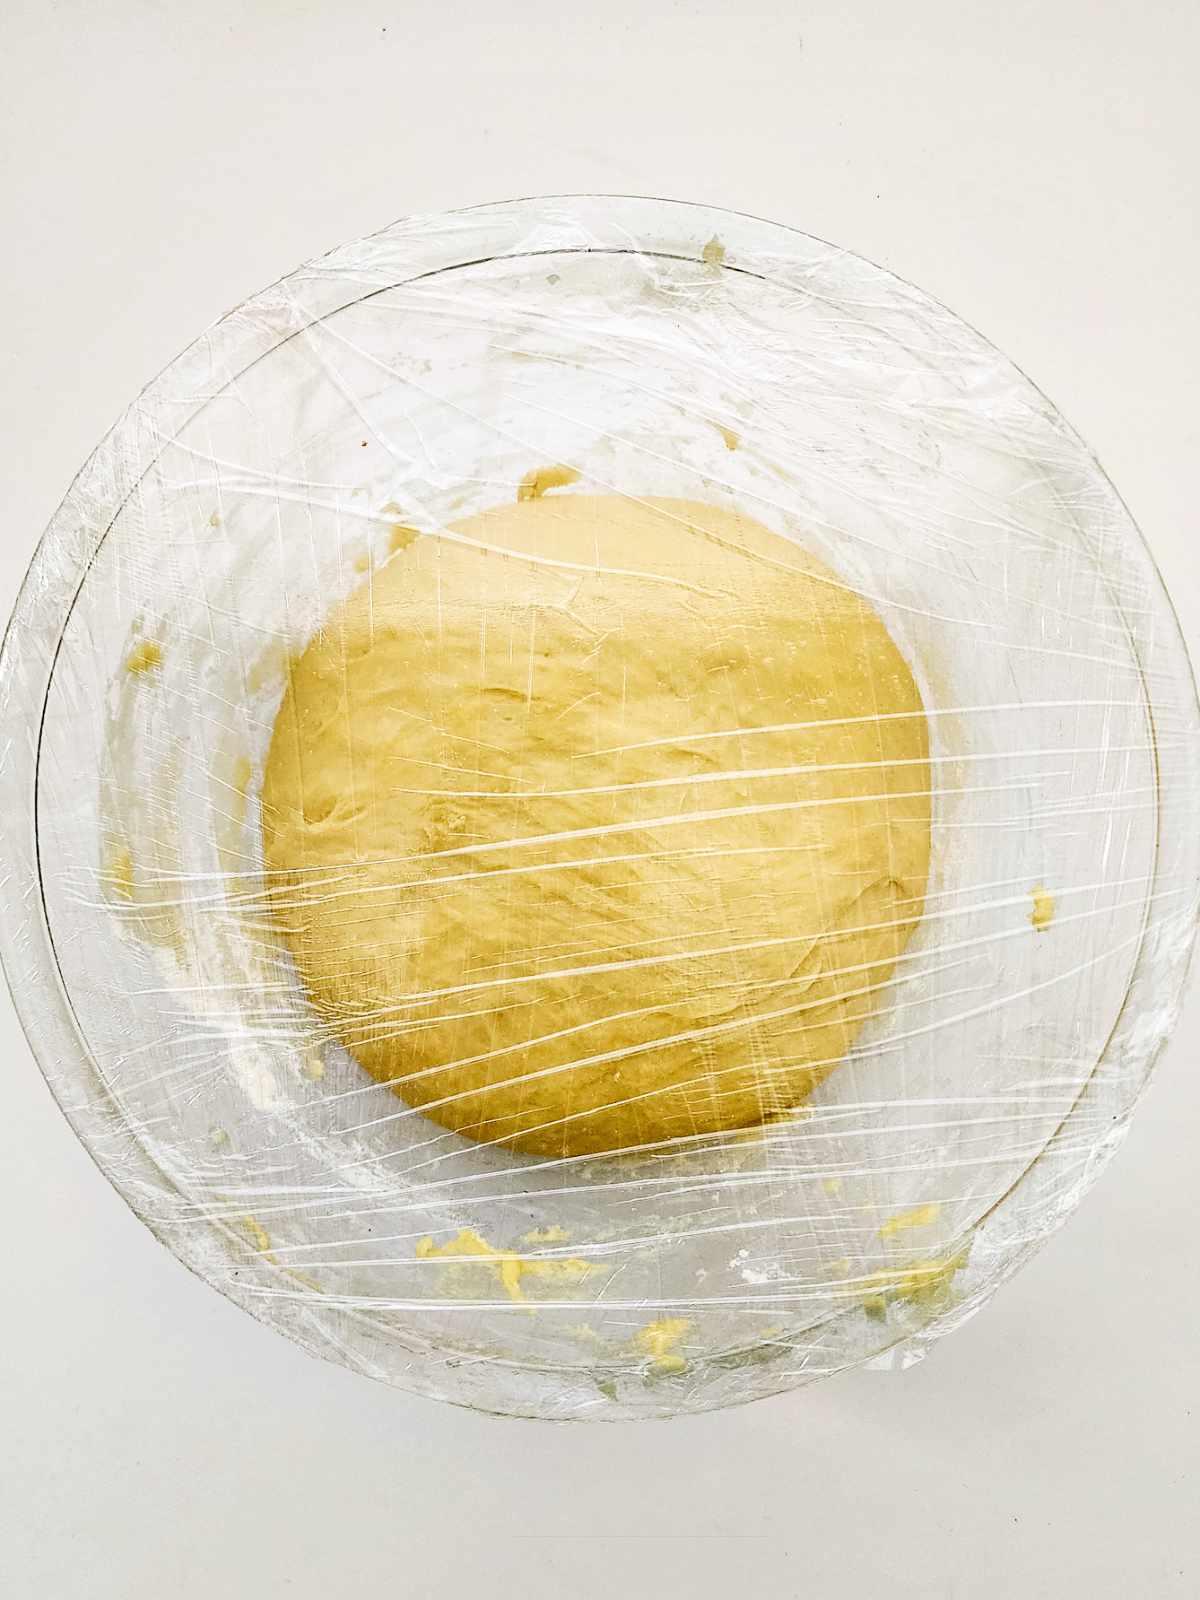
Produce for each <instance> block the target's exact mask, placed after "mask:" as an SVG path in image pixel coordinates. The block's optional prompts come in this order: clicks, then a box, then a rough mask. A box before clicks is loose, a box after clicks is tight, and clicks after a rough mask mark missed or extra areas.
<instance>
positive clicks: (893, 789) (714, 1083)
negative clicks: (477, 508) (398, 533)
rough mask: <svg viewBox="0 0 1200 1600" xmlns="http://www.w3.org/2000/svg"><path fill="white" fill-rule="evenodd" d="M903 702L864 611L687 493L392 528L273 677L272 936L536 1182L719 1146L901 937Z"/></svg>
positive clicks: (839, 1023)
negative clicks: (581, 1162) (632, 1157)
mask: <svg viewBox="0 0 1200 1600" xmlns="http://www.w3.org/2000/svg"><path fill="white" fill-rule="evenodd" d="M928 754H929V752H928V727H927V720H926V716H925V712H924V708H923V706H922V702H921V697H920V693H919V691H918V689H917V686H916V684H915V682H914V680H913V676H912V673H911V672H910V670H909V668H908V666H907V664H906V662H905V661H904V658H903V656H902V655H901V653H900V651H899V650H898V649H897V647H896V645H895V644H894V642H893V641H892V639H891V637H890V636H889V634H888V632H887V630H886V628H885V627H884V624H883V622H882V621H881V619H880V617H879V616H878V614H877V613H876V612H875V610H874V609H873V607H872V606H870V605H869V604H868V603H867V602H865V601H864V600H862V599H860V598H859V597H858V596H857V595H856V594H855V593H853V592H852V590H851V589H849V588H848V587H847V585H846V584H845V582H844V581H843V580H841V579H840V578H839V577H837V576H836V575H835V574H834V573H833V572H831V571H830V570H829V569H828V568H826V567H824V566H822V565H821V564H820V563H818V562H817V561H816V560H814V559H813V558H812V557H810V556H809V555H807V554H806V553H805V552H804V551H803V550H801V549H800V548H799V547H797V546H796V545H795V544H793V543H792V542H791V541H790V540H787V539H784V538H783V537H782V536H780V535H777V534H774V533H771V532H769V531H768V530H767V529H765V528H763V527H761V526H760V525H759V524H757V523H756V522H753V521H751V520H750V519H749V518H747V517H745V516H742V515H740V514H737V513H735V512H733V511H730V510H726V509H722V508H718V507H715V506H709V505H702V504H699V503H695V502H691V501H685V500H667V499H655V500H638V499H634V498H628V497H624V496H619V495H586V494H576V493H569V494H559V495H547V496H540V497H536V498H532V499H525V500H522V501H520V502H519V503H517V504H510V505H506V506H500V507H497V508H496V509H494V510H491V511H487V512H484V513H481V514H479V515H477V516H474V517H470V518H467V519H466V520H464V521H463V522H461V523H458V524H456V525H454V527H452V528H451V529H449V530H448V537H446V538H438V537H430V536H426V535H422V536H421V537H419V538H416V539H414V540H413V541H412V542H411V543H409V544H408V545H406V546H404V547H402V548H401V549H399V550H398V551H397V553H396V554H395V555H394V556H393V557H392V559H391V560H390V561H389V562H388V563H387V564H386V565H385V566H383V567H382V568H381V569H379V570H378V571H376V572H375V573H373V574H372V576H371V578H370V579H369V580H368V581H367V582H365V583H364V584H363V585H362V586H361V587H360V588H359V589H357V590H356V591H355V592H354V593H353V594H352V595H351V596H350V598H349V599H348V601H346V602H345V603H344V604H343V605H342V606H341V607H340V608H339V609H337V610H336V611H335V612H334V613H333V614H332V615H331V616H330V618H329V619H328V621H327V623H326V625H325V626H324V627H323V628H322V629H321V630H320V632H319V633H318V634H317V635H316V637H314V638H313V639H312V640H311V642H310V643H309V645H308V647H307V649H306V650H305V651H304V652H303V653H302V654H301V655H300V656H299V657H298V658H297V659H295V660H294V661H293V662H292V663H291V666H290V671H289V681H288V685H287V688H286V692H285V694H284V698H283V702H282V705H281V707H280V710H279V713H278V717H277V719H276V723H275V727H274V733H273V737H272V742H271V748H270V752H269V756H268V760H267V764H266V770H265V774H264V782H263V789H262V808H263V839H264V849H265V858H266V866H267V874H268V876H267V886H268V894H269V896H270V899H271V902H272V905H273V907H274V915H275V918H276V921H277V923H278V925H279V927H280V929H281V931H282V933H283V936H284V939H285V941H286V943H287V945H288V946H289V948H290V950H291V953H292V955H293V957H294V959H295V962H296V966H297V969H298V971H299V974H300V977H301V979H302V980H303V983H304V984H305V986H306V988H307V990H308V993H309V996H310V998H311V1001H312V1004H313V1006H314V1007H315V1009H316V1012H317V1014H318V1016H319V1017H320V1019H321V1020H322V1022H323V1023H324V1025H325V1026H326V1027H327V1028H328V1030H329V1031H330V1032H331V1033H332V1035H334V1036H335V1037H336V1038H338V1039H339V1040H341V1042H342V1043H343V1044H344V1045H345V1046H346V1047H347V1048H348V1049H349V1050H350V1051H351V1052H352V1053H353V1054H354V1055H355V1056H356V1057H357V1059H358V1060H359V1061H360V1062H361V1063H362V1065H363V1066H364V1067H365V1068H366V1069H367V1071H368V1072H370V1073H371V1074H372V1075H373V1076H374V1077H376V1078H377V1079H379V1080H380V1081H381V1082H384V1083H387V1084H389V1085H390V1086H391V1087H392V1088H393V1089H394V1090H395V1091H396V1093H397V1094H399V1095H400V1096H401V1097H402V1098H403V1100H404V1101H405V1102H406V1103H407V1105H408V1106H410V1107H412V1108H415V1109H417V1110H420V1111H423V1112H424V1113H425V1114H426V1115H427V1116H429V1117H431V1118H432V1119H433V1120H434V1121H435V1122H437V1123H439V1124H441V1125H442V1126H443V1127H445V1128H450V1129H453V1130H454V1131H456V1132H458V1133H460V1134H464V1135H466V1136H468V1137H470V1138H472V1139H476V1140H481V1141H489V1142H497V1143H502V1144H504V1145H506V1146H509V1147H513V1148H516V1149H519V1150H522V1151H527V1152H531V1153H533V1154H536V1155H542V1156H551V1157H559V1156H573V1155H581V1154H587V1153H590V1152H597V1151H610V1150H627V1149H630V1148H632V1147H635V1146H644V1145H654V1144H656V1143H658V1142H659V1141H663V1140H670V1139H676V1138H680V1137H686V1136H692V1135H703V1134H709V1133H713V1132H716V1131H719V1130H725V1129H733V1128H747V1127H750V1126H752V1125H755V1124H758V1123H760V1122H762V1121H763V1120H764V1119H766V1118H769V1117H771V1116H772V1115H774V1114H777V1113H779V1112H781V1111H786V1110H787V1109H788V1108H789V1107H792V1106H795V1105H796V1104H798V1103H799V1102H801V1101H803V1100H804V1099H805V1097H806V1096H807V1095H808V1094H809V1093H810V1091H811V1090H812V1088H813V1087H814V1086H815V1085H816V1084H818V1083H819V1082H820V1081H821V1080H822V1079H823V1078H824V1077H826V1076H827V1075H828V1074H829V1073H830V1072H832V1071H833V1070H834V1068H835V1067H836V1066H837V1065H838V1064H839V1062H841V1060H842V1059H843V1057H844V1056H845V1054H846V1051H847V1050H848V1049H849V1048H850V1046H851V1044H852V1043H853V1042H854V1039H855V1037H856V1035H857V1034H858V1032H859V1030H860V1028H861V1027H862V1025H863V1023H864V1021H865V1020H866V1019H867V1017H868V1016H869V1015H870V1014H871V1013H872V1011H873V1009H874V1007H875V1005H876V1003H877V1000H878V992H879V989H880V986H881V985H883V984H884V983H885V982H886V981H887V979H888V978H889V977H890V976H891V973H892V970H893V967H894V965H895V963H896V961H897V959H898V957H899V956H900V955H901V953H902V952H903V950H904V948H905V945H906V944H907V943H908V940H909V938H910V936H911V934H912V931H913V929H914V927H915V926H916V924H917V922H918V921H919V919H920V916H921V912H922V907H923V901H924V894H925V886H926V878H927V872H928V865H929V847H930V776H929V765H928Z"/></svg>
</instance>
